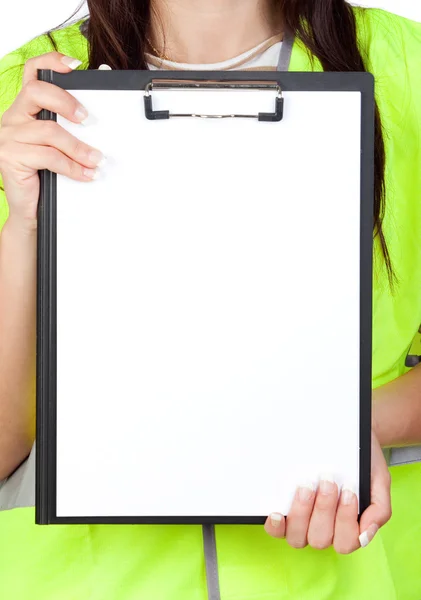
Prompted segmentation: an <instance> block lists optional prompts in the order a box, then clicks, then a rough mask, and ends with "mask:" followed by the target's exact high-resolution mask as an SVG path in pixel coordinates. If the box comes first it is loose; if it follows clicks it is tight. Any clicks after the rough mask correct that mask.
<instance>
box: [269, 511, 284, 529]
mask: <svg viewBox="0 0 421 600" xmlns="http://www.w3.org/2000/svg"><path fill="white" fill-rule="evenodd" d="M282 519H283V516H282V515H281V514H280V513H272V514H271V515H270V522H271V523H272V527H275V528H277V527H280V526H281V522H282Z"/></svg>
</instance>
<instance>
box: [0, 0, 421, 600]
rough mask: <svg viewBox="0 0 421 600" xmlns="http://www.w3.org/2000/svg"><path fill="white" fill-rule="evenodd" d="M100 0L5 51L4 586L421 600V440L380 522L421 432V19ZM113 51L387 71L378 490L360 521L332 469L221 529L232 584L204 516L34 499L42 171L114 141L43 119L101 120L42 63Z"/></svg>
mask: <svg viewBox="0 0 421 600" xmlns="http://www.w3.org/2000/svg"><path fill="white" fill-rule="evenodd" d="M88 4H89V9H90V19H89V21H84V22H83V23H76V24H74V25H72V26H69V27H66V28H61V29H60V30H57V31H55V32H53V33H51V34H50V35H46V36H42V37H40V38H37V39H36V40H33V41H32V42H30V43H29V44H27V45H25V46H24V47H22V48H20V49H19V50H17V51H16V52H13V53H11V54H10V55H8V56H6V57H5V58H4V59H3V60H2V62H1V63H0V111H1V112H2V113H3V117H2V127H1V129H0V171H1V172H2V175H3V183H4V192H3V193H2V196H1V202H2V204H1V205H0V206H1V212H0V215H1V221H0V222H1V225H3V223H4V227H3V231H2V234H1V238H0V307H1V310H0V479H4V478H9V479H7V480H6V483H4V485H3V490H5V489H6V486H9V490H10V489H15V490H16V493H15V495H14V498H13V499H12V500H10V498H11V495H10V493H9V496H8V500H7V502H6V501H4V506H3V508H13V510H3V511H1V512H0V597H1V598H13V599H14V600H15V599H16V600H26V599H29V598H30V599H31V600H32V599H35V600H37V599H38V598H39V599H41V598H42V599H43V600H50V599H52V598H54V599H56V598H60V600H61V599H73V598H78V599H79V598H83V600H97V599H98V600H100V599H101V600H115V599H117V600H129V599H132V598H133V599H134V598H136V599H139V598H141V599H149V598H152V599H157V600H158V599H159V600H167V599H168V600H169V599H171V600H199V599H200V600H202V599H203V600H204V599H205V598H206V597H207V583H208V585H209V597H210V598H212V599H216V598H219V597H221V598H222V600H228V599H230V600H234V599H237V600H248V599H250V600H251V599H254V600H269V599H270V600H286V599H288V600H289V599H292V598H294V599H295V598H297V599H298V598H299V599H300V600H310V599H311V600H327V599H329V600H330V599H334V600H336V599H338V600H347V599H349V600H351V599H352V600H355V599H356V598H358V599H362V600H366V599H367V600H368V599H370V600H371V599H374V600H389V599H390V600H392V599H400V600H419V599H420V598H421V575H420V573H421V502H420V500H421V466H420V464H421V463H419V462H417V461H418V458H421V452H419V450H418V449H417V448H411V450H410V452H412V454H413V456H414V461H415V462H414V464H411V465H407V466H395V467H393V468H391V469H390V471H391V472H392V475H393V477H392V483H393V500H394V513H395V515H394V518H393V519H392V520H391V521H390V522H389V523H388V524H387V525H386V526H385V527H384V528H383V529H381V530H380V531H379V532H378V533H377V535H375V534H376V532H377V530H378V528H379V527H381V526H382V525H384V524H385V523H386V522H387V521H388V520H389V517H390V497H389V483H390V477H389V471H388V469H387V466H386V463H385V460H384V457H383V453H382V452H381V450H380V445H382V446H384V447H406V446H411V445H412V446H415V445H416V444H417V443H419V444H421V368H420V367H418V366H415V367H414V368H413V369H412V370H409V368H408V367H406V366H405V359H406V356H407V353H408V350H409V348H410V346H411V343H412V341H413V339H414V336H415V334H416V332H417V330H418V328H419V325H420V323H421V285H420V282H421V241H420V240H421V236H420V225H421V202H420V200H421V142H420V140H421V108H420V107H421V80H420V71H421V69H420V67H421V25H419V24H416V23H414V22H411V21H408V20H405V19H401V18H399V17H396V16H394V15H390V14H388V13H385V12H383V11H378V10H365V9H357V8H354V9H352V8H351V7H350V6H349V5H348V4H346V3H345V2H344V1H343V0H312V1H308V0H283V1H282V0H278V1H275V0H265V1H263V0H262V1H259V0H247V1H242V2H238V0H201V2H192V0H177V1H176V0H166V2H163V1H161V0H156V2H155V3H150V2H148V1H147V0H145V1H144V2H134V1H131V0H116V1H115V2H109V1H108V0H90V1H88ZM233 23H235V27H233V25H232V24H233ZM291 36H293V37H295V40H294V43H293V44H292V43H290V40H291V39H292V38H291ZM51 50H55V52H51ZM233 57H234V58H233ZM102 63H106V64H108V65H109V67H111V68H115V69H142V68H150V69H154V68H155V69H156V68H171V69H173V68H205V69H218V68H225V69H230V68H231V69H232V68H235V69H252V70H261V69H271V70H274V69H276V68H284V69H288V68H289V69H290V70H293V71H310V70H315V71H320V70H323V69H324V70H327V71H363V70H365V69H367V70H370V71H371V72H373V73H374V75H375V77H376V83H377V106H378V113H377V117H376V132H377V133H376V157H375V170H376V183H375V211H374V222H375V228H374V232H373V234H374V236H375V257H374V258H375V261H374V265H375V272H374V340H373V342H374V343H373V388H374V392H373V409H374V410H373V416H374V419H373V429H374V435H373V466H372V490H371V491H372V502H373V503H372V505H371V506H370V507H369V508H368V509H367V510H366V511H365V513H364V514H363V516H362V518H361V522H360V523H358V522H357V501H356V496H355V494H354V493H353V491H352V490H349V489H343V490H342V491H341V493H340V497H339V501H338V489H337V486H336V484H335V483H334V482H331V481H329V479H328V478H327V479H325V480H324V481H322V482H321V483H320V486H319V488H318V490H316V491H315V490H312V489H310V488H305V487H304V488H301V489H299V490H298V491H297V495H296V498H295V501H294V505H293V507H292V509H291V513H290V514H289V515H288V518H287V519H285V518H284V517H283V516H282V515H280V514H279V513H276V512H275V513H272V515H270V517H269V518H268V520H267V522H266V524H265V527H264V528H261V527H255V526H217V527H216V541H217V549H218V567H219V581H218V578H215V574H213V576H212V577H209V578H208V582H206V577H205V568H204V558H203V550H202V537H201V536H202V532H201V529H200V527H196V526H178V527H170V526H131V527H130V526H116V527H107V526H70V527H68V526H50V527H47V528H40V527H36V526H35V525H34V524H33V522H34V513H33V509H31V508H30V507H29V506H30V504H31V501H28V499H27V498H24V496H25V491H23V490H24V488H25V486H26V487H28V479H27V477H28V472H29V471H31V470H32V467H33V452H32V453H31V456H30V458H29V459H28V460H26V458H27V457H28V454H29V453H30V451H31V447H32V445H33V442H34V364H35V316H34V315H35V281H36V272H35V264H36V261H35V257H36V227H37V223H36V208H37V200H38V190H39V180H38V174H37V170H38V169H42V168H48V169H50V170H52V171H55V172H58V173H61V174H64V175H67V176H68V177H71V178H73V179H76V180H78V181H81V182H85V183H88V182H89V181H90V180H91V179H92V178H93V177H94V176H95V172H96V171H95V170H96V169H97V168H106V163H105V165H104V166H98V165H102V164H103V160H102V159H103V157H102V155H101V152H100V149H97V148H90V147H88V146H86V145H85V144H82V143H78V141H77V140H76V139H75V138H73V137H72V136H71V135H70V134H67V133H66V132H64V130H62V129H61V128H60V127H59V126H58V125H57V124H52V123H45V122H37V121H36V120H35V119H34V115H36V113H37V112H38V111H39V110H40V109H41V108H48V109H50V110H53V111H55V112H58V113H60V114H62V115H63V116H65V117H66V118H68V119H69V120H71V121H74V122H76V123H81V122H82V121H83V120H84V119H85V118H86V116H87V114H86V111H85V110H84V108H83V107H81V106H79V104H78V103H77V102H76V100H75V99H74V98H73V97H72V96H71V95H70V94H69V93H67V92H66V91H64V90H59V89H58V88H55V87H54V86H52V85H50V84H46V83H42V82H37V81H36V72H37V69H38V68H51V69H54V70H55V71H59V72H63V73H67V72H69V71H70V70H71V69H72V68H98V67H100V65H101V64H102ZM6 198H7V201H6ZM116 203H117V208H118V200H116ZM344 318H346V315H344ZM344 343H346V340H344ZM338 401H340V390H338ZM394 456H395V462H397V460H399V455H398V454H396V453H395V454H394ZM405 456H406V454H405ZM396 457H398V459H396ZM404 460H405V459H404ZM22 461H24V462H23V464H22V466H21V467H20V468H18V469H17V471H16V472H15V473H14V474H13V472H14V471H15V469H16V468H17V467H19V465H20V463H22ZM31 472H32V473H33V471H31ZM110 475H111V474H110ZM29 481H31V479H29ZM13 486H14V487H13ZM30 487H31V486H30V485H29V488H30ZM0 498H1V488H0ZM20 506H21V507H22V506H23V507H25V508H18V507H20ZM0 508H1V504H0ZM274 509H276V507H274ZM267 533H269V535H267ZM276 538H285V539H276ZM373 538H374V540H373ZM372 540H373V541H372ZM369 542H371V543H370V546H369V548H367V549H365V550H358V548H359V547H360V546H366V545H367V544H368V543H369ZM297 548H299V549H300V550H297ZM322 549H324V551H321V550H322ZM344 555H346V556H344ZM218 587H219V588H220V594H219V590H218Z"/></svg>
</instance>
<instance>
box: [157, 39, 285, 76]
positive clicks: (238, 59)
mask: <svg viewBox="0 0 421 600" xmlns="http://www.w3.org/2000/svg"><path fill="white" fill-rule="evenodd" d="M281 45H282V34H278V35H274V36H272V37H271V38H269V39H268V40H265V41H264V42H261V43H260V44H257V46H255V47H254V48H251V49H250V50H247V51H246V52H243V53H242V54H240V55H238V56H235V57H234V58H230V59H228V60H224V61H222V62H218V63H207V64H192V63H179V62H173V61H170V60H166V59H161V58H158V57H156V56H154V55H152V54H149V53H146V58H147V61H148V67H149V69H150V70H151V71H156V70H162V69H166V70H173V71H177V70H186V71H187V70H192V71H232V70H239V71H243V70H250V71H275V70H276V67H277V65H278V60H279V53H280V50H281Z"/></svg>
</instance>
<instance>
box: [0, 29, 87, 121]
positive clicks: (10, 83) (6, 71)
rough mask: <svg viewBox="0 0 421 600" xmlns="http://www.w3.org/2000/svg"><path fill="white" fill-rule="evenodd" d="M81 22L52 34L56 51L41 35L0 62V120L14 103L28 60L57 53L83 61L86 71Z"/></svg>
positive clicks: (85, 41) (49, 41)
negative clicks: (49, 53) (55, 51)
mask: <svg viewBox="0 0 421 600" xmlns="http://www.w3.org/2000/svg"><path fill="white" fill-rule="evenodd" d="M81 23H82V22H81V21H78V22H77V23H73V24H72V25H69V26H68V27H64V28H62V29H58V30H56V31H53V32H52V33H51V37H52V38H53V40H54V43H55V45H56V48H54V45H53V43H52V41H51V39H50V38H49V37H48V35H46V34H44V35H41V36H38V37H36V38H34V39H33V40H31V41H29V42H27V43H26V44H24V45H23V46H21V47H20V48H17V49H16V50H14V51H13V52H10V53H9V54H6V56H4V57H3V58H1V59H0V117H1V115H2V114H3V112H4V111H5V110H7V109H8V108H9V106H10V105H11V104H12V103H13V101H14V99H15V97H16V96H17V94H18V93H19V91H20V88H21V85H22V75H23V68H24V66H25V63H26V61H27V60H29V59H30V58H33V57H35V56H41V55H42V54H46V53H48V52H53V51H54V50H56V49H57V50H58V51H59V52H62V53H63V54H67V55H69V56H73V58H78V59H79V60H81V61H82V65H81V67H80V68H81V69H83V68H87V62H88V49H87V40H86V38H85V37H84V36H83V35H82V33H81V31H80V26H81Z"/></svg>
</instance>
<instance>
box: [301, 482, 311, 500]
mask: <svg viewBox="0 0 421 600" xmlns="http://www.w3.org/2000/svg"><path fill="white" fill-rule="evenodd" d="M313 492H314V485H313V484H312V483H311V482H309V483H302V484H301V485H299V487H298V498H299V499H300V502H308V501H309V500H310V498H311V497H312V495H313Z"/></svg>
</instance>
